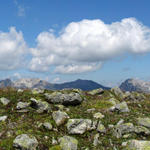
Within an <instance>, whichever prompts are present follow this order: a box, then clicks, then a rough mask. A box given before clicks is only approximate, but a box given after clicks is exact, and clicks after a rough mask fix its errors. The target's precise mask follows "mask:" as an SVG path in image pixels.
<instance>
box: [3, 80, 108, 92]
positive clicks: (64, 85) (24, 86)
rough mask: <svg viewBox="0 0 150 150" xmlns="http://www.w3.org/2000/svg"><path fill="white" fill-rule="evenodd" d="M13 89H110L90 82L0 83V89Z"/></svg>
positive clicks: (28, 81) (42, 81) (30, 81)
mask: <svg viewBox="0 0 150 150" xmlns="http://www.w3.org/2000/svg"><path fill="white" fill-rule="evenodd" d="M4 87H15V88H20V89H33V88H38V89H48V90H61V89H65V88H78V89H81V90H93V89H96V88H103V89H110V88H109V87H105V86H102V85H100V84H98V83H96V82H94V81H91V80H81V79H78V80H75V81H72V82H65V83H60V84H55V83H53V84H52V83H49V82H47V81H44V80H41V79H36V78H25V79H24V78H23V79H19V80H16V81H11V80H10V79H6V80H2V81H0V88H4Z"/></svg>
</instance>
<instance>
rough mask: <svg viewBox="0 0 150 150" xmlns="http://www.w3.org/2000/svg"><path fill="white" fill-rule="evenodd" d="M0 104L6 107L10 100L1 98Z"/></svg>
mask: <svg viewBox="0 0 150 150" xmlns="http://www.w3.org/2000/svg"><path fill="white" fill-rule="evenodd" d="M0 102H1V103H2V104H3V105H5V106H6V105H8V104H9V103H10V100H9V99H7V98H5V97H2V98H0Z"/></svg>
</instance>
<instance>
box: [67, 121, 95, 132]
mask: <svg viewBox="0 0 150 150" xmlns="http://www.w3.org/2000/svg"><path fill="white" fill-rule="evenodd" d="M67 129H68V132H69V134H83V133H85V132H86V131H89V130H92V129H93V123H92V121H91V120H90V119H69V120H68V122H67Z"/></svg>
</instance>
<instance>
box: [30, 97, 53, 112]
mask: <svg viewBox="0 0 150 150" xmlns="http://www.w3.org/2000/svg"><path fill="white" fill-rule="evenodd" d="M30 101H31V104H30V106H31V107H32V108H34V109H36V110H37V112H38V113H43V112H49V111H51V107H50V105H49V103H47V102H46V101H41V100H36V99H34V98H31V99H30Z"/></svg>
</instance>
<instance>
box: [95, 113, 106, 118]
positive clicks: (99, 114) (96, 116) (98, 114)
mask: <svg viewBox="0 0 150 150" xmlns="http://www.w3.org/2000/svg"><path fill="white" fill-rule="evenodd" d="M93 117H94V118H96V119H103V118H104V117H105V116H104V115H103V114H102V113H100V112H98V113H95V114H94V116H93Z"/></svg>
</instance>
